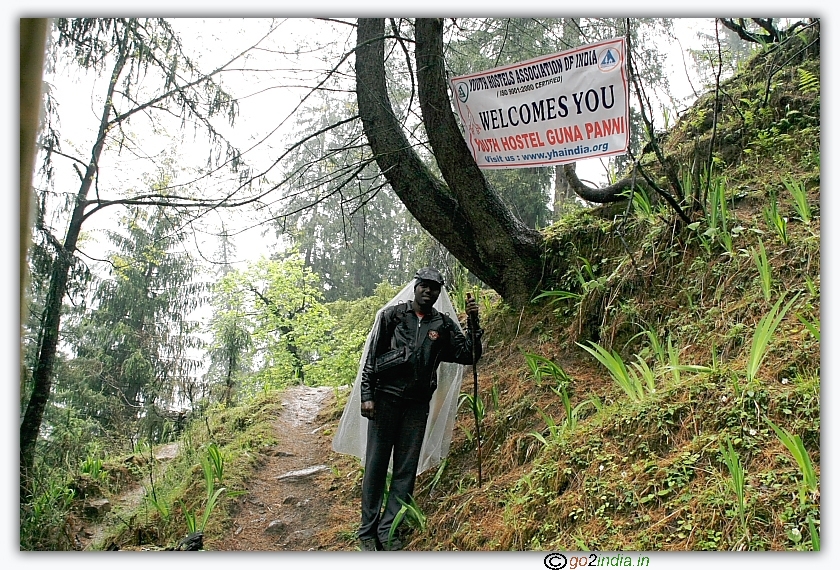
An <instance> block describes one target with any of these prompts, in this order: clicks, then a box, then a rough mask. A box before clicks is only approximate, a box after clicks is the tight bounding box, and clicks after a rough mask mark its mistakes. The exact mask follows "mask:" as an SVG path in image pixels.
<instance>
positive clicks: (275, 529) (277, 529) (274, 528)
mask: <svg viewBox="0 0 840 570" xmlns="http://www.w3.org/2000/svg"><path fill="white" fill-rule="evenodd" d="M265 532H266V533H268V534H283V533H284V532H286V523H284V522H283V521H281V520H273V521H271V522H270V523H268V526H267V527H266V528H265Z"/></svg>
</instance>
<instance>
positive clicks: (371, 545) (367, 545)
mask: <svg viewBox="0 0 840 570" xmlns="http://www.w3.org/2000/svg"><path fill="white" fill-rule="evenodd" d="M359 545H360V547H361V549H362V550H363V551H368V550H371V551H375V550H379V548H377V546H379V541H378V540H376V539H375V538H360V539H359Z"/></svg>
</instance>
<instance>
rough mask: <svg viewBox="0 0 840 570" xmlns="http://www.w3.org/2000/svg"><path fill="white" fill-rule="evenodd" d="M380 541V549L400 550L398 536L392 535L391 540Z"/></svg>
mask: <svg viewBox="0 0 840 570" xmlns="http://www.w3.org/2000/svg"><path fill="white" fill-rule="evenodd" d="M380 542H381V543H382V550H402V549H403V543H402V541H401V540H400V539H399V537H396V536H395V537H393V538H392V539H391V540H383V541H380Z"/></svg>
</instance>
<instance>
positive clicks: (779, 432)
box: [764, 418, 817, 505]
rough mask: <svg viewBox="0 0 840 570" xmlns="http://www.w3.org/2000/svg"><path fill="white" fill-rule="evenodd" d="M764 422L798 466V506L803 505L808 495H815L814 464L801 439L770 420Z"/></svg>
mask: <svg viewBox="0 0 840 570" xmlns="http://www.w3.org/2000/svg"><path fill="white" fill-rule="evenodd" d="M764 420H765V421H766V422H767V423H768V424H770V427H771V428H773V431H774V432H776V436H777V437H778V438H779V441H781V442H782V443H783V444H784V446H785V447H786V448H787V450H788V451H789V452H790V454H791V455H792V456H793V458H794V459H795V460H796V464H797V465H799V473H800V474H801V475H802V482H801V483H800V486H799V504H800V505H805V498H806V497H807V495H808V493H816V491H817V473H816V471H814V464H813V463H811V456H810V455H808V450H806V449H805V445H804V444H803V443H802V438H801V437H799V436H798V435H794V434H792V433H791V432H789V431H788V430H786V429H785V428H783V427H779V426H777V425H776V424H774V423H773V422H772V421H771V420H770V418H764Z"/></svg>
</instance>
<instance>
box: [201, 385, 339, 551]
mask: <svg viewBox="0 0 840 570" xmlns="http://www.w3.org/2000/svg"><path fill="white" fill-rule="evenodd" d="M331 398H333V393H332V388H324V387H317V388H310V387H307V386H294V387H290V388H288V389H287V390H286V391H285V393H284V396H283V411H282V413H281V414H280V415H279V417H278V418H277V420H276V423H275V427H276V429H277V437H278V444H277V445H276V447H275V448H274V450H273V451H271V452H270V453H269V454H268V457H267V461H266V463H265V464H264V465H262V466H261V467H260V469H259V470H258V471H257V472H256V474H255V476H254V479H253V480H252V481H251V483H250V484H249V487H248V491H249V492H248V493H247V494H246V495H243V496H242V497H240V498H239V499H238V513H237V515H236V516H235V518H234V527H233V530H232V531H231V532H230V533H229V535H228V536H226V537H225V538H223V539H222V540H221V541H219V542H216V543H214V544H208V545H207V548H208V550H226V551H230V550H237V551H246V550H247V551H277V550H295V551H306V550H347V549H350V548H348V545H347V544H344V545H341V544H336V541H335V534H334V533H333V532H328V531H327V530H326V529H328V528H329V527H331V526H333V525H332V524H330V523H335V522H336V521H331V520H330V518H331V517H332V518H334V515H331V507H332V505H333V504H334V496H333V495H332V493H331V492H330V491H332V490H334V489H330V485H331V481H332V479H333V476H332V473H331V470H330V467H329V466H328V462H329V459H328V457H329V452H328V449H329V438H328V437H325V436H323V435H322V434H321V432H322V430H323V429H324V427H325V426H323V425H320V426H319V425H317V422H316V417H317V414H318V411H319V410H320V409H321V408H322V407H323V406H324V404H325V403H327V402H328V401H329V400H330V399H331Z"/></svg>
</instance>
